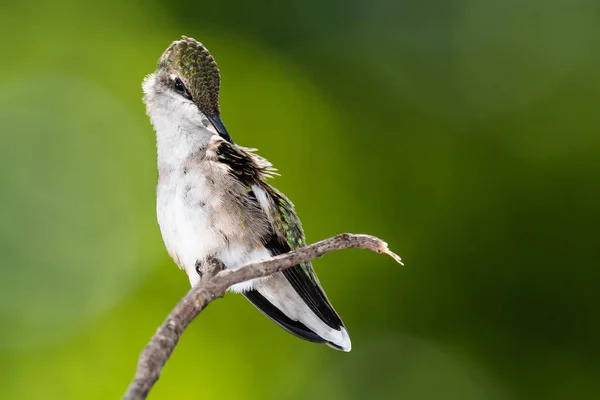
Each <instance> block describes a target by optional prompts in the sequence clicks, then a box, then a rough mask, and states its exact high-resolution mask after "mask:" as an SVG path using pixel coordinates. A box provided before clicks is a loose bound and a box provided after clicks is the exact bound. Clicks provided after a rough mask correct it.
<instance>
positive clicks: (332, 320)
mask: <svg viewBox="0 0 600 400" xmlns="http://www.w3.org/2000/svg"><path fill="white" fill-rule="evenodd" d="M263 189H265V190H266V191H267V193H268V194H269V196H270V197H271V199H272V201H273V206H272V210H271V212H272V214H273V215H272V219H273V224H274V232H272V233H271V235H270V236H269V238H268V241H267V242H266V244H265V245H266V247H267V248H268V249H269V251H270V252H271V254H273V255H277V254H282V253H287V252H289V251H290V250H294V249H297V248H298V247H302V246H304V245H305V241H304V232H303V231H302V224H301V222H300V219H299V218H298V216H297V215H296V212H295V211H294V206H293V204H292V203H291V202H290V201H289V200H288V199H287V198H286V197H285V196H284V195H283V194H281V193H279V192H278V191H277V190H276V189H274V188H272V187H271V186H269V185H267V184H264V185H263ZM283 275H284V276H285V277H286V279H287V280H288V281H289V282H290V284H291V285H292V287H293V288H294V289H295V290H296V292H297V293H298V294H299V295H300V297H301V298H302V300H304V302H305V303H306V304H307V305H308V306H309V308H310V309H311V310H312V311H313V312H314V313H315V314H316V315H317V316H318V317H319V318H320V319H321V320H322V321H323V322H325V323H326V324H327V325H329V326H330V327H331V328H333V329H339V328H340V327H342V326H344V324H343V323H342V320H341V319H340V317H339V316H338V314H337V313H336V312H335V310H334V309H333V307H332V306H331V303H329V300H327V297H326V296H325V292H324V291H323V289H322V288H321V285H320V283H319V280H318V278H317V275H316V274H315V271H314V270H313V268H312V265H311V263H310V262H304V263H301V264H299V265H295V266H293V267H291V268H288V269H286V270H284V271H283Z"/></svg>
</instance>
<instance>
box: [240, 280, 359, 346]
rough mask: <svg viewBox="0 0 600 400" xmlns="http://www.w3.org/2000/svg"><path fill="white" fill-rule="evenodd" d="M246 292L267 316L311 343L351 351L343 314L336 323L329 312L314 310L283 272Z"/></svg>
mask: <svg viewBox="0 0 600 400" xmlns="http://www.w3.org/2000/svg"><path fill="white" fill-rule="evenodd" d="M243 294H244V296H245V297H246V298H247V299H248V300H249V301H250V302H251V303H252V304H254V306H255V307H256V308H258V309H259V310H260V311H261V312H262V313H263V314H264V315H266V316H267V317H269V318H270V319H271V320H273V321H274V322H275V323H276V324H277V325H279V326H280V327H282V328H283V329H285V330H286V331H288V332H290V333H291V334H293V335H295V336H297V337H299V338H301V339H304V340H308V341H310V342H315V343H326V344H328V345H329V346H331V347H333V348H335V349H338V350H342V351H350V349H351V343H350V337H349V336H348V332H347V331H346V328H345V327H344V325H343V323H342V321H341V319H339V316H337V314H335V316H336V319H337V321H336V322H338V323H337V324H332V319H331V318H326V317H325V316H324V315H323V314H325V315H327V314H328V313H327V312H325V313H323V312H319V313H315V312H314V311H313V310H312V309H313V307H314V303H313V304H308V303H307V302H306V301H305V299H304V297H303V296H302V295H301V294H299V293H298V292H297V291H296V289H295V287H294V286H293V285H292V284H291V283H290V282H289V281H288V279H286V277H285V276H284V275H283V274H281V273H277V274H275V275H271V276H270V277H268V278H266V279H264V280H261V281H259V282H257V283H256V284H255V285H254V287H253V288H252V289H251V290H248V291H245V292H243ZM311 306H313V307H311ZM331 310H333V309H332V308H331V306H329V307H327V309H326V311H328V312H329V313H331V312H332V311H331ZM333 313H335V311H333ZM331 325H335V327H332V326H331Z"/></svg>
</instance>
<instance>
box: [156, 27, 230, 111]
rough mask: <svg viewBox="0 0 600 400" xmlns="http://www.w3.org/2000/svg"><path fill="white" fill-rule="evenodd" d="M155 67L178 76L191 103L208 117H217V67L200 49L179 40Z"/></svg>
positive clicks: (197, 44)
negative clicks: (170, 71) (186, 90)
mask: <svg viewBox="0 0 600 400" xmlns="http://www.w3.org/2000/svg"><path fill="white" fill-rule="evenodd" d="M158 67H159V69H160V68H168V69H170V70H172V71H174V72H178V75H179V76H181V77H182V78H183V79H184V80H187V88H188V91H189V92H190V95H191V96H192V99H193V101H194V102H195V103H196V104H198V106H199V107H200V109H201V110H202V111H203V112H204V113H206V114H208V115H218V114H219V88H220V85H221V78H220V74H219V67H218V66H217V63H216V62H215V59H214V58H213V56H211V55H210V53H209V52H208V49H207V48H206V47H204V45H203V44H202V43H200V42H198V41H197V40H195V39H193V38H189V37H187V36H183V39H182V40H178V41H175V42H173V43H172V44H171V45H170V46H169V48H168V49H167V50H165V52H164V54H163V55H162V57H161V58H160V60H159V62H158Z"/></svg>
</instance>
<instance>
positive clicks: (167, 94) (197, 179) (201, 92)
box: [142, 36, 351, 351]
mask: <svg viewBox="0 0 600 400" xmlns="http://www.w3.org/2000/svg"><path fill="white" fill-rule="evenodd" d="M220 85H221V77H220V72H219V68H218V67H217V63H216V62H215V59H214V58H213V57H212V55H211V54H210V53H209V51H208V50H207V48H206V47H205V46H204V45H203V44H202V43H200V42H198V41H196V40H195V39H193V38H190V37H186V36H183V37H182V39H181V40H177V41H174V42H173V43H171V45H170V46H169V47H168V48H167V49H166V50H165V52H164V53H163V54H162V56H161V57H160V59H159V61H158V66H157V69H156V71H155V72H153V73H151V74H150V75H148V76H146V78H145V79H144V81H143V83H142V88H143V91H144V97H143V101H144V103H145V105H146V113H147V114H148V116H149V118H150V122H151V123H152V125H153V127H154V130H155V131H156V142H157V164H158V184H157V190H156V193H157V202H156V204H157V206H156V212H157V219H158V224H159V226H160V231H161V235H162V238H163V241H164V243H165V247H166V249H167V251H168V253H169V255H170V256H171V258H172V259H173V261H174V262H175V263H176V264H177V265H178V266H179V268H180V269H183V270H184V271H185V272H186V274H187V276H188V278H189V281H190V284H191V285H192V286H194V285H196V284H197V283H198V282H200V281H201V279H202V277H201V271H202V265H203V263H204V262H206V260H208V259H209V258H216V259H218V260H220V261H221V262H222V263H223V264H224V265H225V267H226V268H232V269H235V268H240V267H242V266H243V265H245V264H247V263H250V262H253V261H259V260H263V259H267V258H270V257H272V256H275V255H278V254H282V253H286V252H289V251H292V250H294V249H297V248H299V247H302V246H304V245H305V238H304V232H303V229H302V224H301V222H300V219H299V218H298V216H297V215H296V211H295V209H294V205H293V204H292V202H291V201H290V200H288V198H287V197H286V196H285V195H283V194H282V193H281V192H279V191H278V190H277V189H275V188H274V187H273V186H271V185H270V184H269V183H268V182H267V181H268V180H269V179H270V178H272V177H273V175H274V174H276V170H275V169H274V168H273V166H272V165H271V163H270V162H269V161H267V160H266V159H265V158H263V157H261V156H259V155H258V154H257V153H256V149H251V148H246V147H243V146H240V145H238V144H236V143H235V142H234V141H233V139H232V137H231V135H230V134H229V132H228V131H227V129H226V128H225V125H224V123H223V120H222V119H221V112H220V107H219V90H220ZM229 290H230V291H232V292H235V293H241V294H242V295H243V296H245V298H246V299H248V300H249V301H250V303H252V304H253V305H254V306H255V307H256V308H258V309H259V310H260V311H261V312H262V313H263V314H264V315H266V316H267V317H269V318H270V319H271V320H273V321H274V322H275V323H276V324H277V325H279V326H280V327H282V328H283V329H285V330H286V331H288V332H289V333H291V334H293V335H295V336H297V337H299V338H301V339H304V340H307V341H310V342H315V343H325V344H327V345H329V346H330V347H333V348H334V349H337V350H342V351H350V349H351V342H350V337H349V336H348V332H347V330H346V327H345V326H344V323H343V322H342V320H341V318H340V317H339V315H338V313H337V312H336V311H335V310H334V308H333V306H332V305H331V303H330V302H329V300H328V299H327V296H326V295H325V292H324V291H323V288H322V286H321V284H320V283H319V279H318V278H317V275H316V273H315V271H314V269H313V267H312V265H311V263H310V262H303V263H301V264H299V265H296V266H294V267H291V268H288V269H286V270H284V271H281V272H277V273H275V274H273V275H270V276H267V277H264V278H258V279H253V280H250V281H247V282H242V283H239V284H236V285H233V286H232V287H230V288H229Z"/></svg>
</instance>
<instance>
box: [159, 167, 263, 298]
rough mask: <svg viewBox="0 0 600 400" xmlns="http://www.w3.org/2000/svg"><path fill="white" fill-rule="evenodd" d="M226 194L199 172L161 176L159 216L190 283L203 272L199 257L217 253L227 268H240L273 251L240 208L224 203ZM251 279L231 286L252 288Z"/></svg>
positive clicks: (171, 249) (165, 237)
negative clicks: (198, 267) (246, 221)
mask: <svg viewBox="0 0 600 400" xmlns="http://www.w3.org/2000/svg"><path fill="white" fill-rule="evenodd" d="M223 204H225V202H224V201H223V198H222V194H220V193H218V192H217V191H215V190H213V189H210V190H209V188H208V185H207V181H206V178H205V177H204V176H201V175H199V174H188V175H187V176H183V175H180V176H177V174H175V173H174V174H173V176H172V177H170V178H169V179H162V180H161V181H160V182H159V185H158V188H157V218H158V224H159V226H160V230H161V234H162V237H163V240H164V242H165V246H166V248H167V251H168V252H169V254H170V255H171V257H172V258H173V260H174V261H175V263H176V264H177V265H178V266H179V267H180V268H182V269H183V270H185V271H186V273H187V275H188V278H189V280H190V283H191V284H192V286H193V285H195V284H196V283H197V282H198V281H199V280H200V277H199V275H198V273H197V272H196V262H197V261H200V262H202V261H203V260H205V259H206V258H207V257H209V256H211V257H216V258H217V259H219V260H221V261H222V262H223V263H224V264H225V266H226V267H227V268H238V267H241V266H242V265H244V264H246V263H248V262H250V261H257V260H260V259H265V258H268V257H269V256H270V254H269V252H268V251H267V250H266V249H265V248H264V247H262V246H257V243H256V241H254V240H249V238H250V237H252V236H253V235H252V233H251V232H247V231H246V229H245V225H244V224H243V223H242V219H240V218H239V217H238V216H237V215H236V214H237V212H238V210H231V209H227V208H224V207H223ZM252 285H253V281H250V282H244V283H242V284H238V285H234V286H233V287H232V288H231V290H232V291H236V292H239V291H243V290H245V289H247V288H251V287H252Z"/></svg>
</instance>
